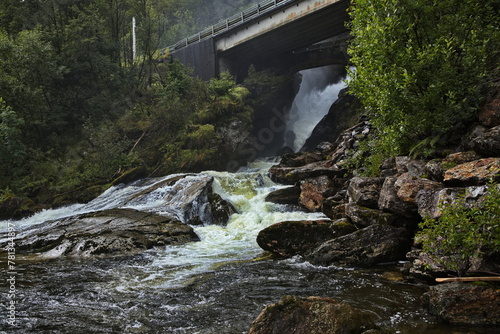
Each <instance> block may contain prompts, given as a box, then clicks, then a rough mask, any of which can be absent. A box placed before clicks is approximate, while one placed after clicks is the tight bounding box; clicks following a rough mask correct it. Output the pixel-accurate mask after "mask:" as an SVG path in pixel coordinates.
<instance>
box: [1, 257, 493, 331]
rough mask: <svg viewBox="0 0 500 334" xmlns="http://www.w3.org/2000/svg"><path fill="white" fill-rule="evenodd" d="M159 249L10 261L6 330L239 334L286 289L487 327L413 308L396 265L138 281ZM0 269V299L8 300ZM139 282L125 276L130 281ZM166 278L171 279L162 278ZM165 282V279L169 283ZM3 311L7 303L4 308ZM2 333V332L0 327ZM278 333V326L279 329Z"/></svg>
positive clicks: (406, 315) (378, 310)
mask: <svg viewBox="0 0 500 334" xmlns="http://www.w3.org/2000/svg"><path fill="white" fill-rule="evenodd" d="M156 256H158V253H155V252H149V253H146V254H143V255H139V256H135V257H126V258H125V257H121V258H107V259H86V260H81V259H58V260H51V261H44V262H38V263H24V264H19V265H18V266H17V273H18V274H17V278H18V279H17V281H16V287H17V289H18V291H17V293H16V301H17V308H16V325H17V326H16V328H12V327H11V326H9V325H7V324H6V323H5V322H4V321H3V320H4V319H5V317H4V319H2V324H1V325H0V330H3V331H5V332H6V333H188V334H194V333H201V334H209V333H213V334H223V333H228V334H236V333H246V332H247V331H248V329H249V327H250V325H251V323H252V321H253V320H254V319H255V318H256V317H257V315H258V314H259V313H260V311H261V310H262V308H263V307H264V306H265V305H267V304H270V303H274V302H276V301H278V300H279V299H280V298H281V297H282V296H283V295H297V296H311V295H319V296H328V297H332V298H335V299H337V300H341V301H345V302H348V303H351V304H353V305H354V306H355V307H358V308H360V309H363V310H367V311H369V312H371V313H373V314H374V315H375V317H376V320H377V323H378V325H380V326H381V327H383V328H387V329H390V332H392V333H403V334H413V333H425V334H445V333H446V334H450V333H452V334H466V333H470V334H473V333H474V334H479V333H481V334H487V333H488V334H489V333H494V331H493V330H491V329H490V330H488V329H478V328H469V329H467V328H454V327H449V326H443V325H437V324H435V322H434V320H435V319H433V317H431V316H429V315H427V314H426V312H425V311H423V310H422V308H421V307H420V302H419V299H420V296H421V295H422V294H423V293H424V292H425V291H426V287H425V286H424V285H418V284H408V283H403V282H400V281H395V280H394V277H396V278H398V276H399V275H398V270H399V268H397V267H395V266H381V267H377V268H372V269H369V270H367V269H364V270H356V269H340V268H333V267H331V268H320V267H313V266H311V265H309V264H305V263H301V262H300V261H299V260H276V259H269V258H267V259H264V260H249V261H240V262H232V263H226V264H220V265H219V266H218V267H216V268H213V270H209V271H207V272H205V273H203V274H200V275H198V276H197V278H195V279H191V280H190V281H188V282H186V283H185V284H184V286H177V287H161V285H158V284H157V282H158V280H160V281H161V278H157V279H156V280H155V282H156V283H155V284H151V285H149V286H148V284H140V283H141V281H140V280H141V278H144V279H145V280H146V277H144V276H145V274H144V271H143V268H144V267H147V266H148V265H150V264H151V263H152V261H154V258H155V257H156ZM7 278H8V277H7V274H6V271H2V274H1V276H0V281H1V282H2V285H1V289H2V303H3V302H4V301H5V300H6V294H5V293H4V292H5V291H7V284H5V282H6V279H7ZM132 281H133V282H137V283H134V284H129V283H130V282H132ZM167 283H168V282H167ZM167 285H168V284H167ZM4 310H5V309H4ZM0 333H1V331H0ZM284 334H285V333H284Z"/></svg>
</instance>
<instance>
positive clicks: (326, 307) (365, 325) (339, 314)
mask: <svg viewBox="0 0 500 334" xmlns="http://www.w3.org/2000/svg"><path fill="white" fill-rule="evenodd" d="M373 330H377V326H376V325H375V322H374V320H373V318H372V315H371V314H370V313H368V312H365V311H362V310H359V309H356V308H355V307H352V306H351V305H349V304H347V303H341V302H339V301H336V300H334V299H331V298H325V297H307V298H300V297H295V296H284V297H283V298H281V300H280V301H279V302H277V303H276V304H272V305H268V306H266V307H265V308H264V310H262V312H261V313H260V314H259V316H258V317H257V318H256V319H255V320H254V322H253V323H252V326H251V328H250V330H249V332H248V334H275V333H294V334H325V333H328V334H344V333H353V334H355V333H358V334H363V333H378V332H377V331H373ZM369 331H370V332H369Z"/></svg>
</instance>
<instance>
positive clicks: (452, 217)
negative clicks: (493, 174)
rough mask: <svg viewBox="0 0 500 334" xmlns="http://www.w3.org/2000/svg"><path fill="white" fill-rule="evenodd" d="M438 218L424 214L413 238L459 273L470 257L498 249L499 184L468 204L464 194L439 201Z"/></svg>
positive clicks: (464, 270)
mask: <svg viewBox="0 0 500 334" xmlns="http://www.w3.org/2000/svg"><path fill="white" fill-rule="evenodd" d="M441 210H442V215H441V217H440V218H439V219H431V218H425V219H424V221H423V222H422V223H421V224H420V228H421V229H422V231H421V232H419V234H418V235H417V239H418V240H421V241H422V243H423V250H424V251H425V252H426V253H429V254H430V255H431V256H432V257H433V258H434V259H435V260H436V261H438V262H439V263H441V264H442V265H443V266H444V267H445V268H446V269H448V270H452V271H456V272H457V273H458V274H459V275H463V274H465V273H466V272H467V270H468V269H469V268H470V266H471V261H472V260H473V259H474V258H477V257H482V256H485V255H491V254H495V253H498V252H500V186H499V185H497V184H493V183H491V184H489V185H488V192H487V194H486V195H484V197H483V198H482V199H481V200H480V201H479V202H478V203H477V204H476V205H473V206H471V205H470V204H468V203H467V202H466V199H465V196H464V195H462V196H460V197H459V198H458V199H457V200H456V201H454V202H453V203H452V204H448V205H443V206H442V208H441Z"/></svg>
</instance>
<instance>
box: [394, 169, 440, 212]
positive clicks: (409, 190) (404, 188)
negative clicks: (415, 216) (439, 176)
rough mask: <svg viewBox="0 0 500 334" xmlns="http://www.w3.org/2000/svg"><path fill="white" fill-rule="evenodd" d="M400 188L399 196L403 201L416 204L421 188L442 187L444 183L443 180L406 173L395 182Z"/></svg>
mask: <svg viewBox="0 0 500 334" xmlns="http://www.w3.org/2000/svg"><path fill="white" fill-rule="evenodd" d="M394 185H395V187H396V188H397V189H398V191H397V196H398V197H399V199H400V200H402V201H403V202H405V203H407V204H410V205H415V206H416V197H417V194H418V193H419V192H420V191H421V190H427V189H440V188H443V187H444V185H443V184H442V183H441V182H436V181H432V180H429V179H424V178H416V177H412V176H411V174H410V173H404V174H403V175H401V176H400V177H398V179H397V181H396V183H395V184H394Z"/></svg>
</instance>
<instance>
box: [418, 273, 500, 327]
mask: <svg viewBox="0 0 500 334" xmlns="http://www.w3.org/2000/svg"><path fill="white" fill-rule="evenodd" d="M423 302H424V304H425V305H426V306H427V308H428V310H429V312H430V313H431V314H434V315H436V316H437V317H438V319H439V320H440V321H442V322H446V323H450V324H453V325H473V326H500V289H497V288H492V287H488V286H477V285H472V284H470V283H467V284H465V283H447V284H442V285H436V286H433V287H431V288H430V290H429V292H428V293H426V294H425V295H424V298H423Z"/></svg>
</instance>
